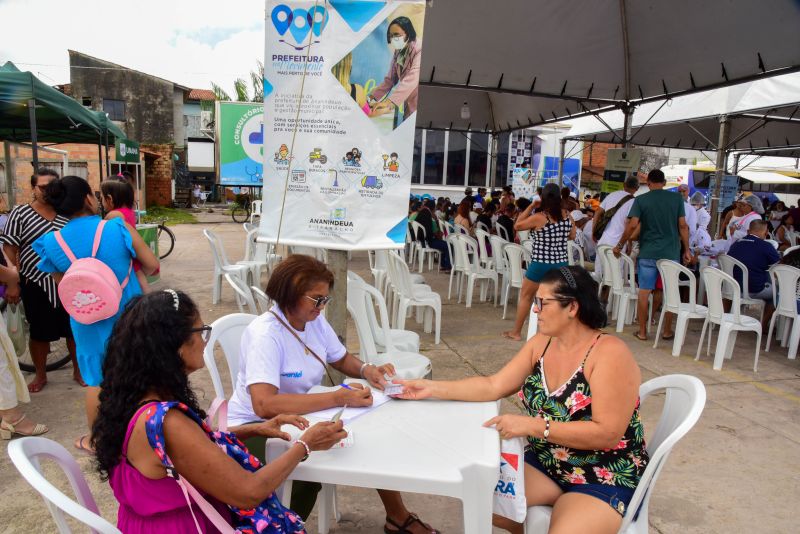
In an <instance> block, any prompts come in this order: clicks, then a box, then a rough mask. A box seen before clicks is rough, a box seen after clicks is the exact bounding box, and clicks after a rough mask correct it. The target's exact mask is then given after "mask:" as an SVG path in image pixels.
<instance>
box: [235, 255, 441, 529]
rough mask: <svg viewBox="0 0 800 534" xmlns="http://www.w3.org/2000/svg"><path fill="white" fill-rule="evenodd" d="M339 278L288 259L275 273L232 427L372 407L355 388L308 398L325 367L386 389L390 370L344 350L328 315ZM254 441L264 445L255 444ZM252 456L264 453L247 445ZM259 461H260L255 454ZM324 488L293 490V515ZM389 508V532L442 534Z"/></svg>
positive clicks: (365, 392)
mask: <svg viewBox="0 0 800 534" xmlns="http://www.w3.org/2000/svg"><path fill="white" fill-rule="evenodd" d="M332 287H333V273H331V271H329V270H328V268H327V267H326V266H325V264H324V263H322V262H320V261H318V260H316V259H314V258H312V257H311V256H304V255H300V254H296V255H292V256H289V257H288V258H287V259H286V260H284V261H282V262H281V263H280V264H278V266H277V267H276V268H275V270H274V272H273V273H272V276H271V277H270V279H269V282H268V283H267V288H266V293H267V295H268V296H269V297H270V298H271V299H272V300H273V301H274V302H275V305H274V306H273V307H272V309H271V310H269V311H268V312H267V313H265V314H263V315H261V316H260V317H258V318H257V319H255V320H254V321H253V322H252V323H250V325H249V326H248V327H247V329H245V331H244V334H243V335H242V344H241V358H240V360H239V372H238V374H237V377H236V388H235V390H234V393H233V396H232V397H231V400H230V402H229V404H228V423H229V424H230V425H239V424H247V423H250V422H254V421H261V420H264V419H269V418H272V417H274V416H275V415H277V414H282V413H283V414H307V413H310V412H315V411H318V410H324V409H327V408H332V407H335V406H344V405H347V406H351V407H358V406H370V405H371V404H372V390H371V389H370V388H364V387H362V386H361V385H360V384H349V385H348V386H347V387H340V388H337V389H335V390H333V391H329V392H325V393H308V391H309V390H310V389H311V388H312V387H314V386H318V385H320V384H321V383H322V379H323V377H324V375H325V373H326V371H327V369H326V366H325V365H326V363H327V364H329V365H330V366H331V367H333V368H334V369H336V370H337V371H339V372H340V373H342V374H344V375H346V376H349V377H351V378H363V379H365V380H366V381H367V382H368V383H369V384H370V386H372V387H374V388H376V389H381V390H382V389H383V387H384V385H385V384H386V378H385V377H386V376H393V375H394V367H393V366H392V365H391V364H386V365H382V366H380V367H376V366H375V365H372V364H370V363H364V362H362V361H361V360H359V359H358V358H356V357H355V356H353V355H352V354H350V353H349V352H348V351H347V349H346V348H345V347H344V345H342V343H341V341H339V338H338V337H337V336H336V333H335V332H334V331H333V329H332V328H331V326H330V324H328V321H327V320H325V317H323V316H322V315H321V311H322V308H323V307H324V306H325V305H326V304H327V303H328V302H329V301H330V299H331V297H330V296H329V294H330V290H331V288H332ZM255 439H256V440H257V439H258V438H255ZM246 444H247V446H248V449H249V450H250V451H252V454H256V453H258V452H261V453H262V454H263V452H262V451H264V443H263V439H261V442H260V443H256V442H255V440H254V441H253V442H250V441H248V442H247V443H246ZM256 455H257V454H256ZM319 489H320V485H319V484H317V483H310V482H295V483H294V484H293V487H292V498H291V503H292V509H293V510H295V511H296V512H297V513H298V514H300V516H302V517H303V518H304V519H306V518H308V515H309V514H310V513H311V509H312V508H313V507H314V502H315V501H316V494H317V492H318V491H319ZM378 493H379V495H380V497H381V500H382V501H383V504H384V507H385V508H386V526H385V531H386V532H415V533H416V532H427V533H432V532H437V531H436V530H434V529H432V528H431V527H430V526H428V525H426V524H424V523H423V522H422V521H420V520H419V519H418V518H417V516H416V515H414V514H412V513H411V512H409V511H408V510H407V509H406V508H405V505H404V504H403V499H402V497H401V496H400V493H399V492H396V491H386V490H378Z"/></svg>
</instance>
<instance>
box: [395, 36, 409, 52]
mask: <svg viewBox="0 0 800 534" xmlns="http://www.w3.org/2000/svg"><path fill="white" fill-rule="evenodd" d="M405 46H406V40H405V37H392V48H394V49H395V50H402V49H403V48H405Z"/></svg>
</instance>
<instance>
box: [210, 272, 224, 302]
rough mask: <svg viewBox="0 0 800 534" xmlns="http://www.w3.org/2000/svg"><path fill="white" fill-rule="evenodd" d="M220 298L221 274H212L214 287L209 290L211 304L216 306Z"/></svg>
mask: <svg viewBox="0 0 800 534" xmlns="http://www.w3.org/2000/svg"><path fill="white" fill-rule="evenodd" d="M221 298H222V273H218V272H214V286H213V288H212V289H211V304H217V303H218V302H219V301H220V299H221Z"/></svg>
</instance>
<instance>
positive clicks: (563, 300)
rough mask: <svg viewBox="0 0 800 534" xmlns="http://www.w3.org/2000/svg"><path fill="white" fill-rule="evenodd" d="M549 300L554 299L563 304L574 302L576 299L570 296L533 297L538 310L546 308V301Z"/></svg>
mask: <svg viewBox="0 0 800 534" xmlns="http://www.w3.org/2000/svg"><path fill="white" fill-rule="evenodd" d="M549 300H554V301H556V302H560V303H562V304H566V303H567V302H572V301H573V300H575V299H572V298H569V297H553V298H542V297H533V305H534V306H536V309H537V310H542V309H544V308H543V306H544V303H545V302H547V301H549Z"/></svg>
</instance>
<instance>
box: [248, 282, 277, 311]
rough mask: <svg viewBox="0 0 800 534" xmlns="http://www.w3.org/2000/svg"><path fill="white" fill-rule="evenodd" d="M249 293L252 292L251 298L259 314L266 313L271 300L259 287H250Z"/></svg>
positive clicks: (270, 305)
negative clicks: (254, 301)
mask: <svg viewBox="0 0 800 534" xmlns="http://www.w3.org/2000/svg"><path fill="white" fill-rule="evenodd" d="M250 291H252V292H253V298H254V299H255V300H256V304H257V305H258V311H259V313H261V314H264V313H267V312H268V311H269V309H270V308H272V299H271V298H269V296H268V295H267V294H266V293H264V291H263V290H262V289H261V288H260V287H256V286H250Z"/></svg>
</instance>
